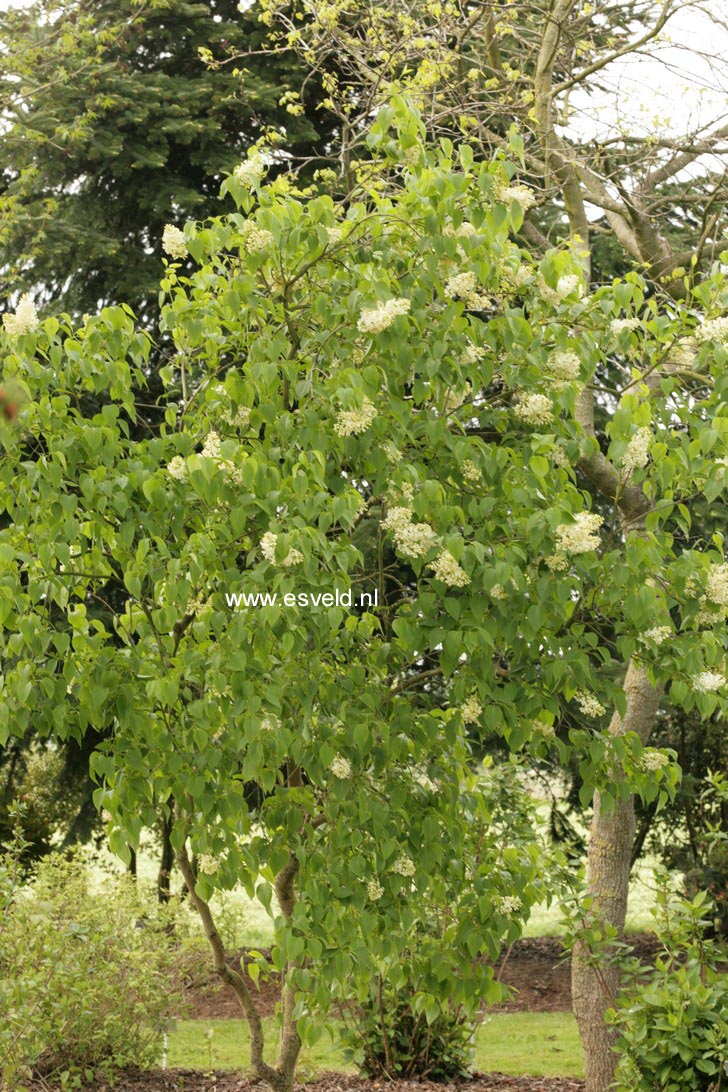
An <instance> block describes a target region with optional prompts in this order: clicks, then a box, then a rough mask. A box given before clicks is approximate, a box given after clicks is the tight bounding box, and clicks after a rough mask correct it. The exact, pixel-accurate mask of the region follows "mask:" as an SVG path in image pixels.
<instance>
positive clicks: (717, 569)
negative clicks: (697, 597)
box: [706, 562, 728, 607]
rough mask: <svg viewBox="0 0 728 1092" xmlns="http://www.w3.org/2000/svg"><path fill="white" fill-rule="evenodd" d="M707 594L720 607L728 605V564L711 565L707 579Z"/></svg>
mask: <svg viewBox="0 0 728 1092" xmlns="http://www.w3.org/2000/svg"><path fill="white" fill-rule="evenodd" d="M706 596H707V598H708V599H709V600H710V602H711V603H715V604H716V606H719V607H728V564H726V563H725V562H724V563H723V564H721V565H711V567H710V570H709V571H708V579H707V581H706Z"/></svg>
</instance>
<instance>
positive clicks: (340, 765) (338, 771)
mask: <svg viewBox="0 0 728 1092" xmlns="http://www.w3.org/2000/svg"><path fill="white" fill-rule="evenodd" d="M329 768H330V770H331V772H332V774H333V775H334V777H335V778H337V779H338V780H339V781H346V780H347V779H348V778H349V777H351V762H349V759H348V758H344V756H343V755H334V757H333V758H332V760H331V766H330V767H329Z"/></svg>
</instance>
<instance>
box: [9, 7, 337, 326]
mask: <svg viewBox="0 0 728 1092" xmlns="http://www.w3.org/2000/svg"><path fill="white" fill-rule="evenodd" d="M265 33H266V29H265V27H262V26H261V25H260V24H259V22H258V20H257V16H256V14H255V13H254V12H247V13H245V12H240V11H239V10H238V8H237V6H236V4H235V3H234V0H212V3H211V4H202V3H196V2H194V0H192V2H188V0H148V2H146V3H144V4H143V5H139V4H137V3H135V2H134V0H121V2H118V0H114V2H111V0H92V2H91V3H81V2H80V0H62V3H61V5H60V6H59V5H58V4H57V3H56V2H55V0H53V2H52V3H51V0H38V2H37V3H35V4H33V5H32V6H31V7H29V8H26V9H23V10H16V11H6V12H2V13H0V42H2V43H3V48H2V50H1V52H0V57H1V60H0V104H1V105H2V111H3V114H4V117H5V125H4V126H3V131H2V133H0V162H2V164H3V167H2V171H1V172H0V212H1V213H2V216H1V218H0V288H1V289H2V293H3V295H5V296H12V295H13V294H15V293H17V292H18V291H21V290H27V289H38V288H40V291H41V296H42V298H43V299H44V300H45V301H52V302H53V305H54V309H61V310H63V309H66V310H69V311H70V312H72V313H75V314H78V315H80V314H82V313H83V312H95V311H96V310H97V309H98V308H99V306H101V305H103V304H106V303H109V302H117V301H120V300H123V301H124V302H125V303H128V304H130V305H131V306H132V308H134V309H135V310H136V311H137V312H139V313H141V314H142V315H145V312H150V313H151V311H152V310H153V301H155V300H156V295H157V289H158V280H159V272H160V268H161V265H160V259H161V237H162V233H163V230H164V226H165V224H166V223H167V222H172V223H175V224H180V225H181V224H182V223H183V222H184V221H185V219H187V218H194V217H199V216H204V215H206V214H209V213H210V212H213V211H218V209H219V205H218V204H216V201H217V194H218V191H219V188H220V182H221V180H222V176H223V174H224V172H226V171H230V170H232V168H233V167H234V166H235V164H236V163H237V162H238V161H239V160H240V158H241V155H242V154H244V152H245V149H246V148H247V147H248V146H249V145H250V144H252V143H253V142H255V141H256V140H257V139H259V138H260V137H261V136H262V135H263V134H264V132H266V131H267V130H274V131H275V132H277V133H279V134H280V136H281V138H282V145H283V146H284V147H285V151H286V153H287V154H291V155H292V156H294V157H295V158H296V159H301V158H311V157H313V159H314V160H315V158H316V157H317V156H318V155H320V154H321V153H322V152H323V151H324V150H325V147H326V143H327V137H328V136H330V125H331V122H330V118H329V120H327V116H326V114H324V113H322V112H321V111H318V112H316V111H315V110H314V107H315V106H316V105H317V101H316V97H317V89H316V86H315V85H314V84H309V93H310V96H311V101H310V105H311V109H310V110H309V111H308V113H304V112H302V111H301V108H300V106H298V105H296V106H294V107H293V112H291V111H290V109H288V108H287V107H286V104H285V96H286V93H287V91H288V89H289V88H290V87H291V86H296V87H298V86H300V84H301V82H302V79H303V76H302V71H301V70H300V67H298V62H296V61H291V60H290V59H287V58H284V57H280V56H278V57H273V58H271V57H269V56H265V55H263V54H262V53H260V54H258V55H255V51H256V50H260V49H261V47H262V44H263V39H264V35H265ZM231 48H234V49H235V51H236V52H237V53H238V54H239V55H244V54H246V53H248V52H251V53H252V54H253V55H252V56H250V57H248V58H247V59H246V60H245V61H244V62H240V61H239V62H238V69H234V68H233V67H232V65H225V64H221V65H219V66H217V67H210V66H209V65H208V63H206V61H207V60H208V59H210V58H211V57H223V56H224V55H225V54H226V51H227V50H229V49H231ZM243 63H244V65H245V67H244V68H243V67H242V64H243ZM281 100H284V102H283V104H282V105H281ZM327 126H328V127H329V128H328V130H327Z"/></svg>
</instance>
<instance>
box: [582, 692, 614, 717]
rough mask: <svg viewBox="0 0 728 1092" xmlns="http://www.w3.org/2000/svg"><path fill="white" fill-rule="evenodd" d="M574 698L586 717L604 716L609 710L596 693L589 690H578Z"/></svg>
mask: <svg viewBox="0 0 728 1092" xmlns="http://www.w3.org/2000/svg"><path fill="white" fill-rule="evenodd" d="M574 700H575V701H576V704H577V705H578V706H579V708H580V709H581V711H582V713H583V714H584V716H585V717H602V716H604V714H605V713H606V711H607V710H606V709H605V708H604V706H603V705H602V703H601V702H600V701H599V699H598V698H597V697H596V695H595V694H592V693H591V692H590V691H589V690H577V692H576V694H574Z"/></svg>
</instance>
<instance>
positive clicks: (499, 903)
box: [494, 895, 523, 914]
mask: <svg viewBox="0 0 728 1092" xmlns="http://www.w3.org/2000/svg"><path fill="white" fill-rule="evenodd" d="M494 905H495V908H496V910H497V911H498V913H500V914H515V913H516V911H518V910H520V909H521V906H522V905H523V903H522V902H521V900H520V899H519V897H518V895H499V896H498V898H497V899H496V900H495V903H494Z"/></svg>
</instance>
